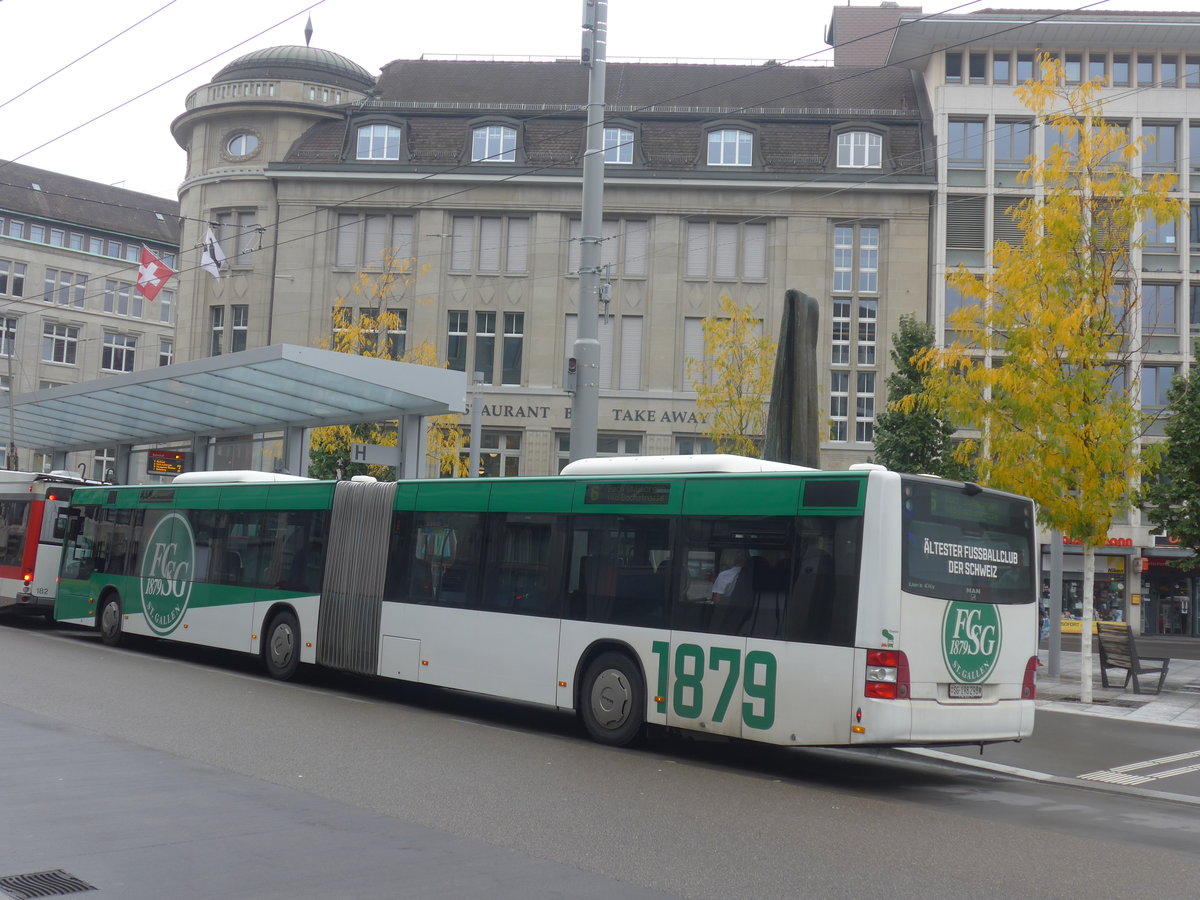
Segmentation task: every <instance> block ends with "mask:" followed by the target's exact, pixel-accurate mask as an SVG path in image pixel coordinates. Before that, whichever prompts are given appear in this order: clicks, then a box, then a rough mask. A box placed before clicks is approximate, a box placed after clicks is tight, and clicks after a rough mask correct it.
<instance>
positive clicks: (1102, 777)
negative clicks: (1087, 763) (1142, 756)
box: [1079, 750, 1200, 784]
mask: <svg viewBox="0 0 1200 900" xmlns="http://www.w3.org/2000/svg"><path fill="white" fill-rule="evenodd" d="M1197 757H1200V750H1193V751H1191V752H1189V753H1176V754H1175V755H1174V756H1160V757H1158V759H1149V760H1146V761H1144V762H1136V763H1128V764H1127V765H1124V766H1113V767H1112V768H1111V769H1100V770H1099V771H1097V772H1088V773H1087V774H1086V775H1080V776H1079V777H1080V778H1082V779H1084V780H1086V781H1107V782H1109V783H1110V784H1145V783H1146V782H1148V781H1158V780H1160V779H1163V778H1171V777H1173V776H1175V775H1188V774H1190V773H1192V772H1200V764H1196V765H1191V766H1180V767H1178V768H1175V769H1167V770H1166V771H1164V772H1155V773H1153V774H1148V775H1132V774H1130V773H1131V772H1136V771H1137V770H1138V769H1149V768H1152V767H1153V766H1165V765H1168V764H1169V763H1175V762H1182V761H1183V760H1185V759H1196V758H1197Z"/></svg>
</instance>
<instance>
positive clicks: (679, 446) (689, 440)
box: [675, 434, 717, 456]
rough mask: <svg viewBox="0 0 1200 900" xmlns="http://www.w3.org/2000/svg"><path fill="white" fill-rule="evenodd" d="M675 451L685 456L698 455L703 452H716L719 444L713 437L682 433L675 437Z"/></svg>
mask: <svg viewBox="0 0 1200 900" xmlns="http://www.w3.org/2000/svg"><path fill="white" fill-rule="evenodd" d="M675 452H676V453H679V454H682V455H684V456H698V455H700V454H702V453H716V452H717V445H716V442H715V441H713V439H712V438H706V437H700V436H699V435H696V434H681V435H677V436H676V438H675Z"/></svg>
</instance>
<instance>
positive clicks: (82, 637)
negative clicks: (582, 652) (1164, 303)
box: [0, 626, 1200, 900]
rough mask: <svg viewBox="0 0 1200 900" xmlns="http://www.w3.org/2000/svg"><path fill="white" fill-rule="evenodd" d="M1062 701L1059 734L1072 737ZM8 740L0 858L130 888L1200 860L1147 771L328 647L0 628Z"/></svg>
mask: <svg viewBox="0 0 1200 900" xmlns="http://www.w3.org/2000/svg"><path fill="white" fill-rule="evenodd" d="M1064 718H1071V719H1077V720H1081V721H1087V720H1083V719H1082V717H1064ZM1061 727H1062V729H1063V734H1062V735H1061V736H1059V737H1058V738H1055V737H1054V736H1053V734H1052V733H1051V732H1052V731H1053V730H1054V729H1047V732H1048V733H1047V740H1046V748H1045V750H1044V752H1046V753H1048V754H1050V753H1053V747H1054V745H1056V744H1058V743H1060V742H1062V744H1063V751H1062V752H1063V753H1064V754H1068V755H1069V754H1073V753H1076V752H1077V744H1073V743H1072V742H1071V740H1070V739H1069V737H1070V731H1071V727H1072V726H1071V725H1070V723H1066V722H1064V723H1063V724H1062V726H1061ZM1040 730H1041V723H1039V731H1040ZM1178 731H1181V732H1182V733H1184V734H1188V735H1190V734H1191V732H1190V731H1185V730H1178ZM1197 738H1198V740H1197V742H1196V744H1195V746H1197V747H1200V735H1198V736H1197ZM1083 740H1084V743H1096V742H1097V741H1096V738H1095V737H1094V736H1092V737H1090V738H1088V737H1085V738H1084V739H1083ZM1006 746H1007V745H1006ZM1039 752H1043V751H1042V750H1039ZM990 753H991V751H990V750H989V756H988V757H985V758H990ZM0 759H4V760H5V763H6V764H5V765H4V766H0V801H2V802H0V834H4V835H7V836H8V839H7V840H5V841H0V877H3V876H4V875H8V874H15V873H27V872H34V871H40V870H42V869H50V868H62V869H64V870H66V871H69V872H70V873H72V874H73V875H75V876H78V877H80V878H82V879H84V880H86V881H88V882H89V883H91V884H94V885H96V886H97V887H98V888H99V889H100V891H99V893H98V894H96V895H95V896H100V897H103V896H111V897H119V898H123V900H136V898H141V897H146V898H152V897H164V896H170V897H173V898H187V897H197V898H202V897H209V898H214V897H233V896H237V897H239V898H243V897H246V898H273V897H285V896H286V897H291V898H305V897H339V898H342V897H346V898H356V897H363V898H373V897H489V898H491V897H514V898H515V897H543V896H545V897H549V896H560V897H655V896H673V897H688V898H722V900H725V898H732V897H754V898H759V897H763V898H766V897H798V896H804V897H850V896H856V897H860V896H863V895H865V894H872V893H878V894H886V895H888V896H921V897H924V898H941V897H946V898H964V897H997V896H1012V895H1024V896H1027V897H1081V898H1082V897H1088V898H1095V897H1102V896H1114V895H1120V894H1130V895H1134V896H1147V895H1154V896H1157V897H1165V898H1171V897H1181V898H1182V897H1192V896H1194V895H1195V885H1196V884H1197V883H1200V833H1198V832H1200V815H1197V810H1196V808H1195V807H1194V806H1189V805H1188V804H1186V803H1184V802H1179V801H1176V800H1172V799H1169V798H1168V799H1162V798H1158V797H1155V796H1154V795H1153V794H1152V793H1150V792H1136V791H1135V792H1130V791H1128V790H1124V789H1122V790H1116V789H1113V788H1112V786H1106V785H1103V784H1097V785H1096V786H1094V787H1080V786H1078V785H1077V784H1076V782H1075V781H1074V780H1071V779H1066V778H1064V779H1061V780H1059V779H1057V778H1056V777H1054V776H1053V773H1050V775H1051V776H1052V777H1050V778H1049V779H1048V780H1038V779H1034V778H1012V777H1009V776H1008V775H1006V774H1004V773H1002V772H998V773H992V772H980V771H976V770H972V769H968V768H965V767H963V766H961V765H958V764H956V763H954V762H953V761H951V762H946V761H944V760H943V759H940V758H939V759H929V758H926V757H922V756H915V755H912V754H908V753H903V752H896V751H881V752H849V751H840V750H839V751H820V750H818V751H805V750H781V749H776V748H768V747H757V746H753V745H746V744H741V743H737V742H726V741H713V740H683V739H678V738H672V737H660V738H658V739H655V740H652V741H651V742H649V743H648V744H647V745H646V746H644V747H642V748H639V749H635V750H612V749H608V748H603V747H599V746H597V745H595V744H592V743H590V742H588V741H587V740H586V739H584V738H583V737H582V735H581V734H580V731H579V729H578V727H577V725H576V723H575V721H574V719H573V718H572V717H570V716H566V715H563V714H560V713H555V712H553V711H547V710H544V709H541V708H534V707H527V706H519V705H514V704H507V703H500V702H494V701H488V700H480V699H478V698H474V697H469V696H466V695H462V694H456V693H453V692H448V691H439V690H426V689H420V688H417V687H412V686H405V685H401V684H394V683H386V682H376V681H370V680H366V679H358V678H348V677H344V676H337V675H332V674H329V673H320V672H315V671H311V670H306V671H303V672H302V674H301V677H300V679H299V680H298V682H295V683H290V684H280V683H277V682H273V681H270V680H268V679H266V678H264V677H262V676H261V675H260V674H259V672H258V667H257V664H256V662H255V661H254V660H250V659H247V658H244V657H238V656H234V655H230V654H223V653H215V652H212V651H203V650H196V649H189V648H183V647H179V646H168V645H163V644H156V643H153V642H145V643H141V644H138V645H136V646H135V647H134V648H132V649H128V650H126V649H118V650H112V649H109V648H106V647H103V646H102V645H100V644H99V643H98V642H97V641H96V640H95V639H94V637H92V636H91V635H88V634H84V633H82V632H62V631H56V630H52V629H46V628H41V627H38V626H18V627H5V628H0ZM1089 764H1091V762H1090V761H1089ZM1076 768H1078V766H1076Z"/></svg>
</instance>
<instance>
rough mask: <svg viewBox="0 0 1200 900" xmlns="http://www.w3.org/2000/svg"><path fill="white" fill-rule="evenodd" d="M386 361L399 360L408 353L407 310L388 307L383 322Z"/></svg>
mask: <svg viewBox="0 0 1200 900" xmlns="http://www.w3.org/2000/svg"><path fill="white" fill-rule="evenodd" d="M382 324H383V327H384V337H385V340H386V341H387V357H388V359H400V358H402V357H403V356H404V354H405V353H407V352H408V310H407V309H400V308H398V307H388V311H387V315H386V318H385V319H384V321H383V323H382Z"/></svg>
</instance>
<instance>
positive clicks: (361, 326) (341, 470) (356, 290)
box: [309, 250, 467, 479]
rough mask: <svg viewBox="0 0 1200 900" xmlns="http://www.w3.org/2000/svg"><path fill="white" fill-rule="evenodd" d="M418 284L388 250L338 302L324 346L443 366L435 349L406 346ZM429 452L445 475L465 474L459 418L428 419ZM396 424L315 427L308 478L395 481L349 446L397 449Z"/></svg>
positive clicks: (408, 266)
mask: <svg viewBox="0 0 1200 900" xmlns="http://www.w3.org/2000/svg"><path fill="white" fill-rule="evenodd" d="M414 281H415V273H414V271H413V260H412V259H411V258H401V257H399V256H398V255H397V254H396V253H395V252H394V251H391V250H385V251H384V253H383V266H382V268H381V270H380V271H378V272H359V274H358V277H357V278H356V279H355V282H354V285H353V287H352V288H351V290H350V292H349V296H347V297H337V298H335V300H334V306H333V314H332V324H333V336H332V338H331V339H329V340H326V341H325V342H324V346H326V347H328V348H329V349H331V350H335V351H337V352H338V353H353V354H355V355H357V356H368V357H374V358H379V359H393V360H397V361H398V362H406V363H413V364H415V365H421V366H440V367H445V365H446V363H445V362H439V361H438V359H437V348H435V347H434V346H433V344H431V343H429V342H428V341H421V342H419V343H418V344H416V345H415V346H412V347H408V346H406V339H405V338H406V334H407V325H408V322H407V310H406V308H405V307H406V305H407V304H408V303H409V302H410V300H411V297H410V290H411V288H412V285H413V283H414ZM426 426H427V429H426V439H425V454H426V457H427V459H428V460H429V461H430V463H431V464H432V465H433V466H434V467H435V468H436V471H437V472H438V473H439V474H442V475H457V476H462V475H465V474H466V470H467V463H466V460H465V458H464V457H463V456H462V449H463V445H464V443H465V441H466V435H465V433H464V431H463V429H462V428H461V427H460V426H459V422H458V416H456V415H454V414H452V413H451V414H447V415H444V416H432V417H430V418H429V419H427V420H426ZM396 440H397V424H396V422H395V420H393V421H389V422H365V423H359V424H355V425H330V426H327V427H324V428H314V429H313V432H312V439H311V442H310V446H309V474H311V475H312V476H313V477H314V478H338V477H341V478H350V477H351V476H353V475H373V476H375V477H376V478H380V479H388V478H392V477H394V474H393V469H392V467H390V466H368V465H364V464H361V463H351V462H350V445H351V444H355V443H362V444H377V445H380V446H385V447H394V446H396Z"/></svg>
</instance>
